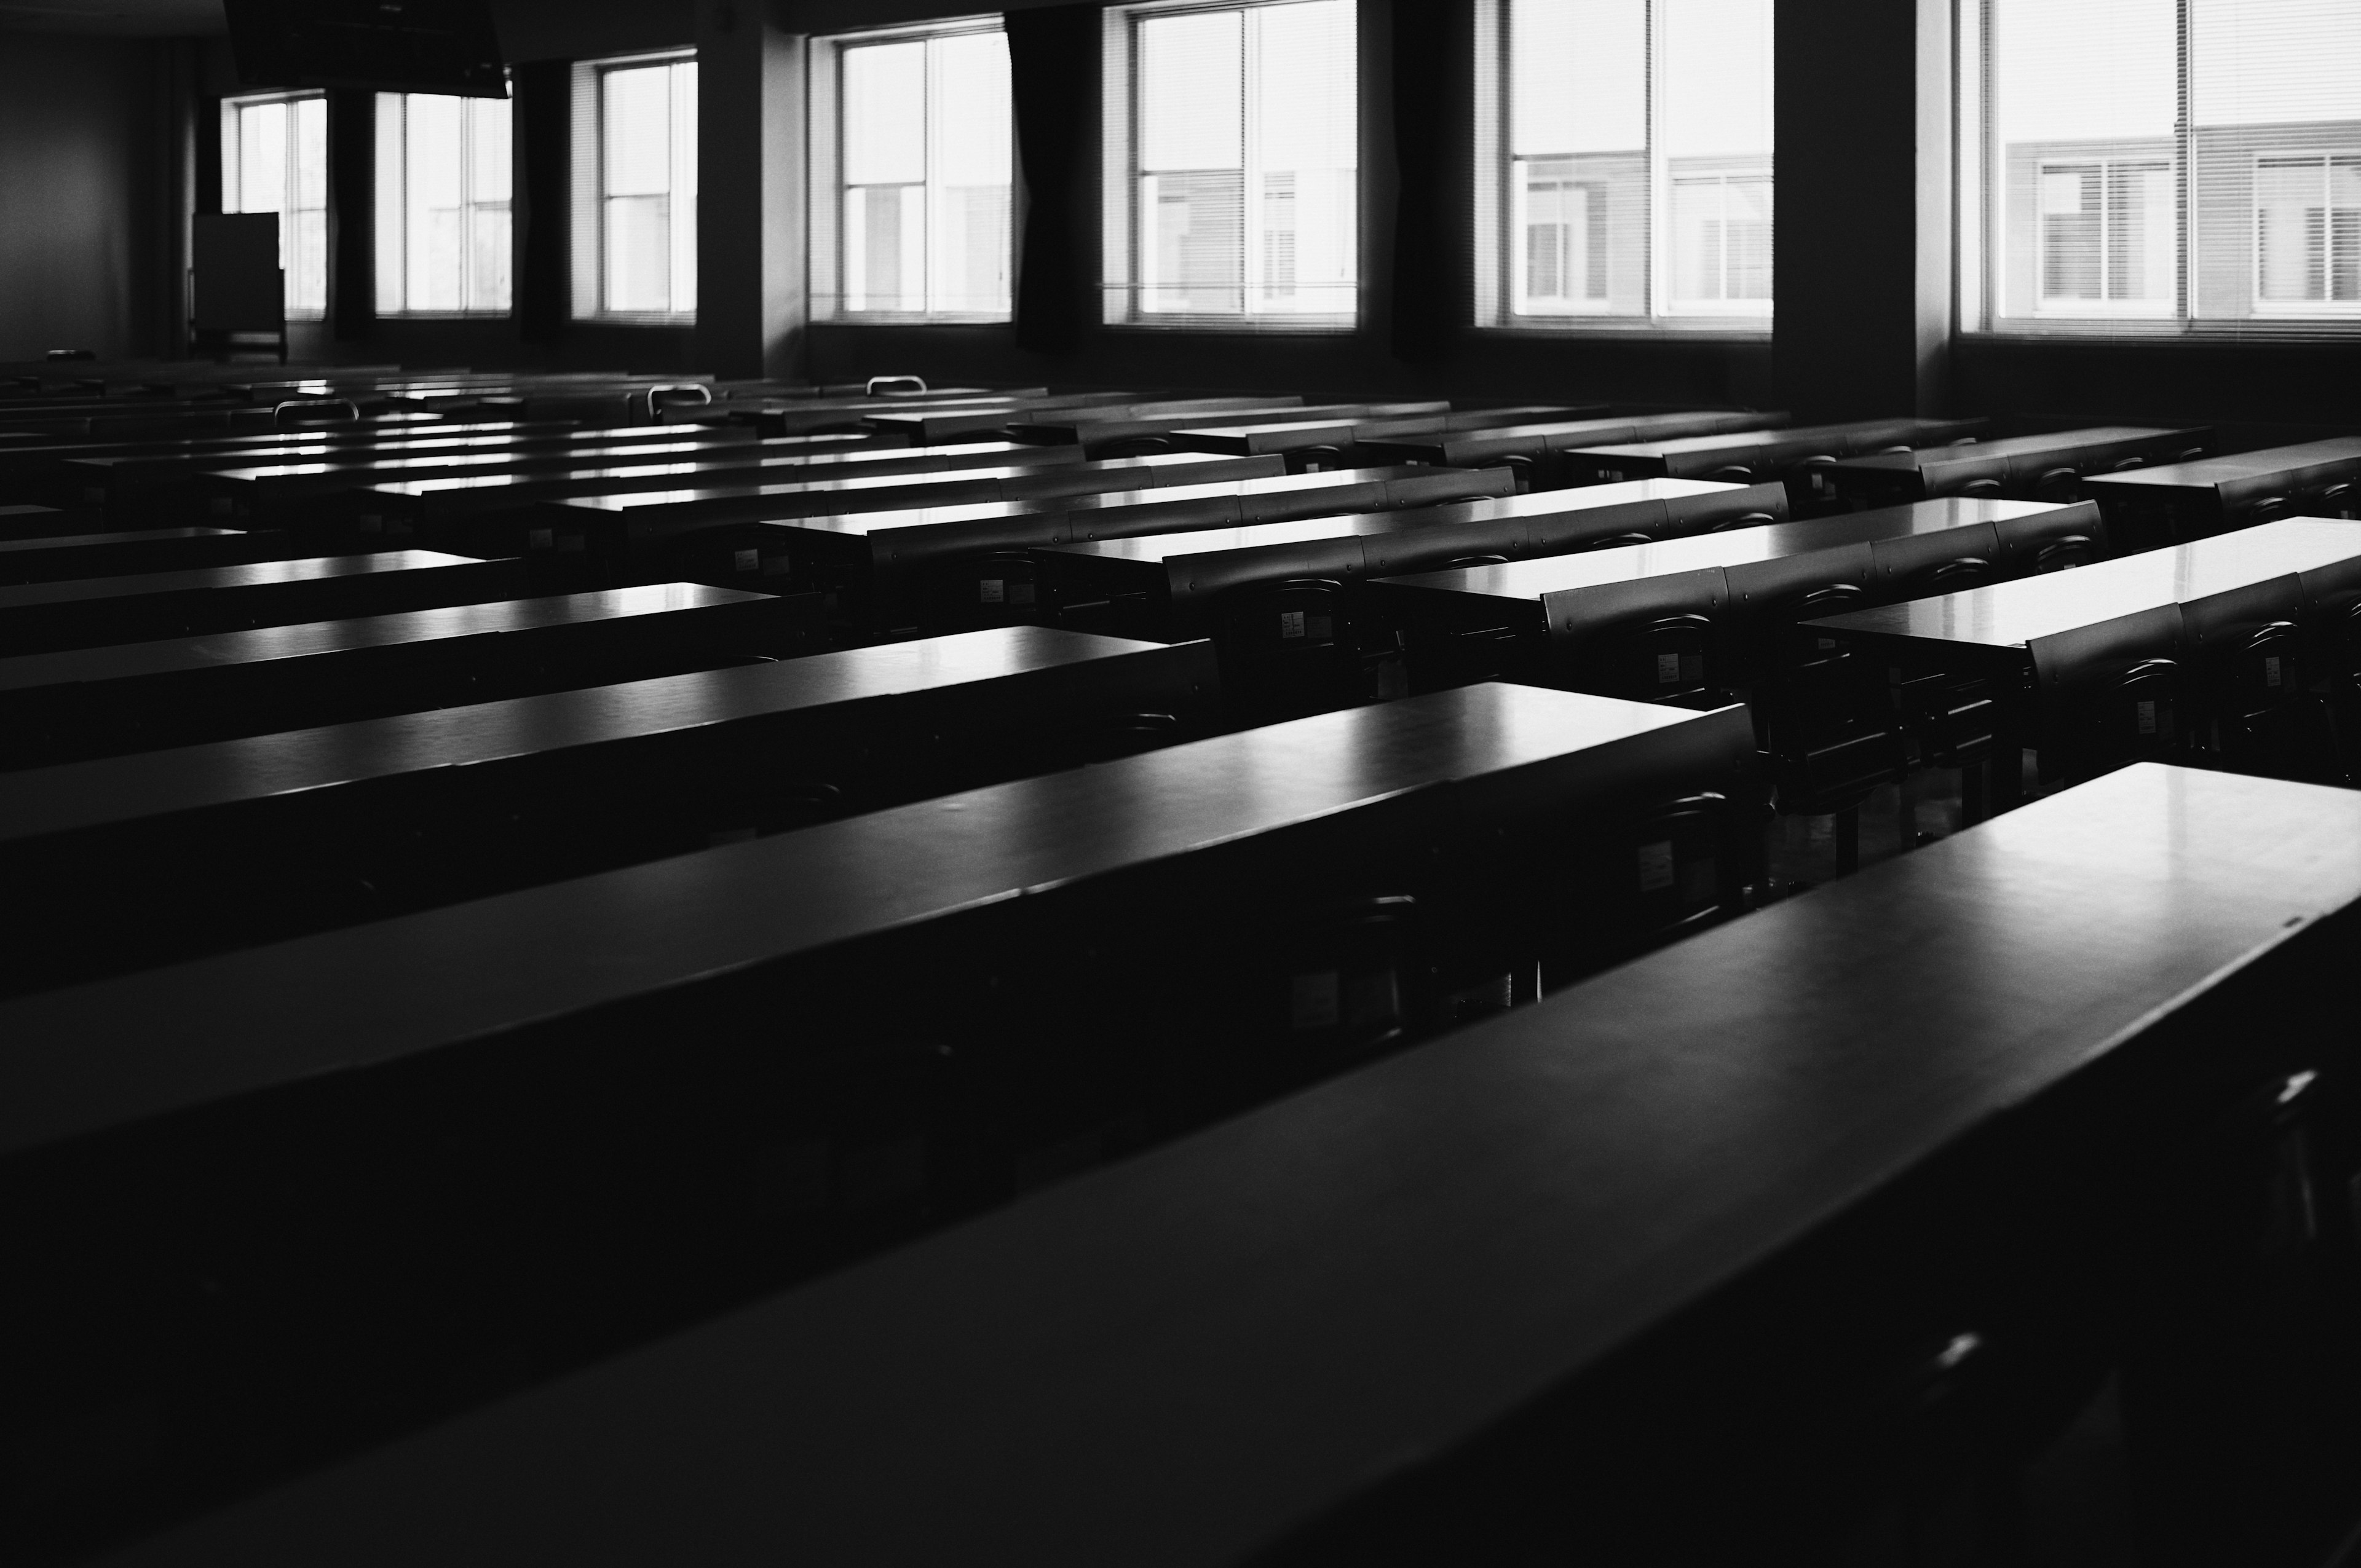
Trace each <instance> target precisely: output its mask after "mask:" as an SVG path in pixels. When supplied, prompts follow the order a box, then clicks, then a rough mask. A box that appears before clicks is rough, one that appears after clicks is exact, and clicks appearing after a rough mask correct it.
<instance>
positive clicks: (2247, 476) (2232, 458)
mask: <svg viewBox="0 0 2361 1568" xmlns="http://www.w3.org/2000/svg"><path fill="white" fill-rule="evenodd" d="M2356 478H2361V436H2340V437H2338V438H2337V439H2335V440H2334V441H2309V442H2305V443H2304V444H2301V445H2299V446H2273V447H2269V448H2268V449H2266V450H2264V451H2260V452H2237V453H2233V454H2231V455H2229V456H2226V457H2204V458H2200V459H2198V460H2197V461H2195V462H2192V463H2168V464H2164V465H2161V466H2157V467H2152V468H2134V469H2132V470H2130V471H2129V472H2127V473H2122V474H2093V475H2092V476H2091V477H2088V478H2086V479H2085V480H2083V481H2082V485H2083V493H2084V494H2085V495H2087V496H2089V497H2090V498H2091V499H2093V500H2095V501H2097V502H2098V503H2099V510H2101V511H2103V512H2104V513H2106V516H2107V527H2108V529H2109V530H2110V531H2112V532H2114V533H2115V534H2116V535H2117V536H2118V537H2119V538H2120V539H2122V540H2124V541H2125V542H2127V543H2128V545H2129V547H2131V548H2135V549H2142V550H2152V549H2155V548H2157V547H2158V546H2160V545H2166V544H2180V543H2187V542H2188V541H2190V540H2192V539H2202V538H2204V537H2206V536H2207V535H2208V534H2213V533H2220V532H2223V531H2224V529H2228V528H2233V527H2239V526H2244V525H2245V524H2246V523H2250V522H2268V521H2272V520H2273V519H2274V518H2276V517H2279V516H2282V515H2285V514H2287V513H2289V512H2295V513H2300V514H2301V515H2303V516H2306V517H2351V516H2353V515H2354V511H2355V508H2356V505H2361V502H2356V499H2355V498H2354V494H2353V482H2354V480H2355V479H2356Z"/></svg>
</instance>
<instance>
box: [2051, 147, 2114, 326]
mask: <svg viewBox="0 0 2361 1568" xmlns="http://www.w3.org/2000/svg"><path fill="white" fill-rule="evenodd" d="M2100 222H2101V214H2100V211H2099V170H2098V169H2097V168H2096V167H2095V166H2093V167H2090V168H2083V169H2045V170H2042V173H2041V297H2042V299H2043V300H2045V301H2050V300H2095V299H2097V298H2098V297H2099V232H2100Z"/></svg>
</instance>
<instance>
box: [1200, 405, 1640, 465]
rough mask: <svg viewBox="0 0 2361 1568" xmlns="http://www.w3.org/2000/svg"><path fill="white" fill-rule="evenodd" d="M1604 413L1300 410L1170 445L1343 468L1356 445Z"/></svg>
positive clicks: (1207, 428)
mask: <svg viewBox="0 0 2361 1568" xmlns="http://www.w3.org/2000/svg"><path fill="white" fill-rule="evenodd" d="M1603 411H1604V409H1603V408H1584V407H1561V406H1554V405H1539V404H1536V405H1532V406H1529V407H1524V408H1506V409H1458V410H1452V409H1448V408H1447V407H1446V408H1445V409H1444V411H1440V412H1437V413H1433V414H1424V415H1416V416H1411V417H1408V418H1390V417H1384V416H1379V415H1369V414H1356V415H1353V416H1351V417H1344V416H1339V415H1335V414H1330V415H1326V416H1324V417H1323V416H1320V415H1318V414H1316V412H1315V411H1312V410H1298V411H1297V414H1298V415H1299V416H1301V417H1292V418H1289V419H1284V420H1277V421H1270V422H1264V421H1260V420H1257V421H1254V422H1247V421H1245V420H1236V421H1230V422H1224V423H1221V424H1217V425H1200V426H1193V427H1191V428H1189V429H1185V430H1175V431H1173V432H1172V433H1171V438H1172V444H1173V445H1174V446H1176V447H1179V448H1181V449H1182V450H1185V451H1190V452H1226V453H1229V454H1231V455H1234V456H1239V457H1245V456H1250V455H1253V454H1255V453H1257V452H1290V453H1292V452H1301V451H1303V450H1304V449H1305V448H1307V447H1315V446H1316V447H1322V448H1334V450H1335V451H1336V453H1337V455H1338V462H1337V465H1336V466H1343V464H1344V461H1345V459H1344V453H1345V449H1346V448H1349V447H1350V446H1352V445H1353V444H1354V443H1355V442H1356V440H1361V441H1375V440H1382V439H1387V438H1391V437H1400V436H1415V435H1429V434H1440V433H1444V432H1466V431H1475V430H1491V429H1496V428H1499V427H1501V426H1505V425H1521V424H1533V423H1537V422H1542V421H1545V420H1574V419H1579V418H1581V417H1583V416H1584V415H1586V414H1590V413H1598V412H1603ZM1452 466H1454V467H1480V466H1482V465H1480V464H1454V465H1452Z"/></svg>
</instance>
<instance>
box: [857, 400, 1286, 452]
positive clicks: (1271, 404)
mask: <svg viewBox="0 0 2361 1568" xmlns="http://www.w3.org/2000/svg"><path fill="white" fill-rule="evenodd" d="M1302 402H1303V400H1302V399H1301V398H1300V397H1279V398H1202V399H1192V400H1180V401H1176V400H1171V399H1165V400H1149V399H1146V398H1143V397H1141V396H1140V395H1139V394H1138V393H1137V392H1094V393H1089V394H1079V393H1078V394H1072V395H1069V396H1063V397H1056V398H1044V399H1039V400H1036V401H1034V402H1032V403H1030V404H1027V405H1022V406H1018V407H1015V408H1010V407H1007V406H1005V405H1001V406H989V405H983V404H979V405H977V406H975V407H972V408H965V409H903V410H896V411H887V412H880V413H873V414H870V415H868V416H867V417H866V418H864V419H863V420H862V425H863V426H865V427H866V428H868V429H870V430H874V431H880V432H883V433H887V434H900V435H903V436H906V437H907V438H908V439H909V441H910V443H911V444H912V445H915V446H927V445H931V444H935V443H937V442H941V441H947V440H950V439H951V438H953V437H955V436H961V435H971V436H972V435H974V434H976V433H980V432H983V431H995V430H1005V429H1006V428H1007V427H1008V426H1009V425H1010V424H1011V423H1012V422H1016V421H1017V420H1020V419H1023V418H1025V417H1026V416H1027V414H1031V413H1037V412H1038V413H1054V412H1057V411H1061V410H1072V411H1076V412H1081V411H1093V412H1104V414H1105V415H1106V416H1107V417H1108V418H1115V417H1116V414H1117V411H1133V410H1144V411H1145V412H1144V413H1143V415H1142V417H1153V416H1154V415H1155V414H1157V413H1159V412H1165V411H1170V412H1172V413H1187V412H1188V411H1190V410H1191V409H1192V408H1193V409H1197V410H1200V411H1203V412H1204V413H1206V414H1209V415H1211V414H1223V413H1242V412H1251V411H1257V410H1262V409H1274V408H1298V407H1301V405H1302Z"/></svg>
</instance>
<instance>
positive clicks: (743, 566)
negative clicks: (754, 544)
mask: <svg viewBox="0 0 2361 1568" xmlns="http://www.w3.org/2000/svg"><path fill="white" fill-rule="evenodd" d="M730 560H731V561H733V562H735V563H736V565H737V568H738V570H740V571H741V572H759V571H761V570H762V569H763V553H762V552H761V551H760V550H735V551H732V552H730Z"/></svg>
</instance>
